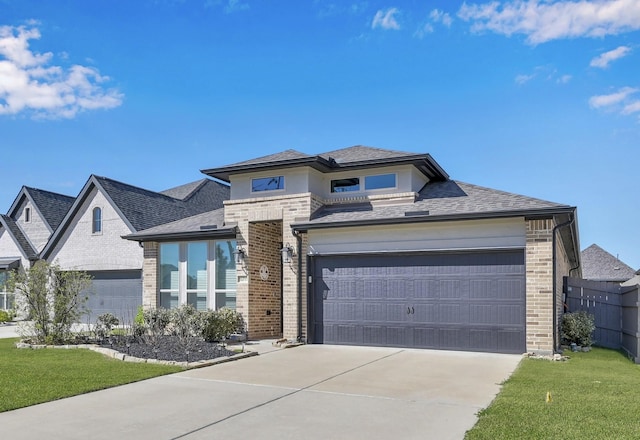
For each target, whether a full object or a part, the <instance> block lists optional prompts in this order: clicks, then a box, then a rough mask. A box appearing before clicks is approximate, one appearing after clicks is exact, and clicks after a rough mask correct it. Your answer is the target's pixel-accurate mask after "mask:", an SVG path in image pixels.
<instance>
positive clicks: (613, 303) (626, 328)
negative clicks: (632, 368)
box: [563, 277, 640, 363]
mask: <svg viewBox="0 0 640 440" xmlns="http://www.w3.org/2000/svg"><path fill="white" fill-rule="evenodd" d="M563 292H564V302H565V309H566V311H567V312H577V311H580V310H584V311H586V312H587V313H590V314H592V315H593V316H594V317H595V325H596V331H595V335H594V339H595V343H596V345H599V346H601V347H607V348H613V349H620V348H622V349H623V350H625V351H626V352H627V354H628V355H629V356H630V357H631V358H633V360H634V362H635V363H640V325H639V322H638V320H639V319H640V314H639V313H638V309H639V308H640V296H639V286H637V285H636V286H632V287H620V284H619V283H612V282H606V281H588V280H583V279H580V278H569V277H565V278H564V287H563Z"/></svg>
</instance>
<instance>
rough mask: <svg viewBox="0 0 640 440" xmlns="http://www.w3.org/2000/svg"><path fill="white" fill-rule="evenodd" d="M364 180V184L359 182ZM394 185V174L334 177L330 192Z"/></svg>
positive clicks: (384, 187) (381, 187) (382, 187)
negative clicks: (346, 177)
mask: <svg viewBox="0 0 640 440" xmlns="http://www.w3.org/2000/svg"><path fill="white" fill-rule="evenodd" d="M361 181H362V182H364V186H361V185H360V182H361ZM395 187H396V174H395V173H389V174H374V175H371V176H364V177H350V178H348V179H335V180H332V181H331V192H332V193H343V192H350V191H360V190H364V191H370V190H375V189H388V188H395Z"/></svg>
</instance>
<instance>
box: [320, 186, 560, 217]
mask: <svg viewBox="0 0 640 440" xmlns="http://www.w3.org/2000/svg"><path fill="white" fill-rule="evenodd" d="M562 208H570V207H569V206H568V205H563V204H560V203H554V202H549V201H546V200H541V199H536V198H533V197H526V196H522V195H519V194H513V193H508V192H504V191H499V190H495V189H491V188H485V187H481V186H477V185H471V184H468V183H463V182H458V181H454V180H447V181H444V182H430V183H428V184H427V185H425V186H424V188H423V189H422V190H421V191H420V193H419V194H418V197H417V199H416V201H415V202H413V203H410V202H408V203H396V204H388V205H384V204H381V205H380V206H376V205H372V204H371V203H369V202H365V203H361V204H355V205H348V206H345V205H339V204H336V205H329V206H325V207H324V208H321V209H320V210H318V211H317V212H316V213H315V214H314V215H313V217H312V219H311V221H310V223H311V224H322V223H336V222H353V221H368V220H392V219H398V218H406V217H409V216H411V215H412V214H413V213H425V215H426V213H427V212H428V216H429V217H438V216H447V217H449V216H451V217H455V216H460V217H464V216H470V217H472V216H482V215H483V214H494V213H507V214H508V213H509V212H514V213H516V212H522V211H534V210H548V209H552V210H553V209H562Z"/></svg>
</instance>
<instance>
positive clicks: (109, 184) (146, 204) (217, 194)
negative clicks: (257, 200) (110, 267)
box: [41, 175, 230, 258]
mask: <svg viewBox="0 0 640 440" xmlns="http://www.w3.org/2000/svg"><path fill="white" fill-rule="evenodd" d="M94 186H95V187H97V188H99V189H101V190H102V191H104V193H105V194H106V196H107V198H109V199H111V202H112V203H113V205H114V206H115V207H116V209H117V210H119V211H120V213H121V214H122V216H123V217H124V218H123V220H124V221H125V222H128V224H129V225H130V226H131V227H132V228H133V229H134V231H142V230H145V229H149V228H153V227H154V226H158V225H162V224H165V223H170V222H173V221H176V220H179V219H182V218H186V217H191V216H194V215H197V214H201V213H203V212H207V211H213V210H215V209H219V208H222V207H223V202H224V201H225V200H228V199H229V194H230V190H229V186H228V185H225V184H222V183H220V182H215V181H213V180H210V179H204V180H203V181H198V184H187V185H186V186H191V187H192V188H193V189H192V191H191V192H190V193H189V194H188V195H187V196H186V198H185V199H184V200H183V199H176V198H174V197H170V196H168V195H165V194H162V193H159V192H154V191H149V190H146V189H143V188H139V187H136V186H133V185H129V184H126V183H122V182H118V181H117V180H113V179H109V178H107V177H100V176H95V175H92V176H91V177H89V180H88V181H87V183H86V184H85V186H84V188H83V189H82V191H80V194H79V195H78V197H77V199H76V201H75V202H74V205H73V207H72V208H71V209H70V210H69V212H68V213H67V215H66V216H65V219H64V221H63V223H62V224H61V225H60V228H59V229H58V230H56V231H55V232H54V234H53V236H52V237H51V239H50V240H49V242H48V243H47V245H46V246H45V248H44V249H43V250H42V252H41V256H42V258H48V256H49V254H50V252H51V251H52V250H53V249H54V248H55V246H56V245H57V243H58V241H59V240H60V238H61V237H62V236H63V233H64V229H65V228H66V227H67V226H68V225H69V224H70V223H71V221H72V219H73V217H74V216H75V215H76V213H77V212H78V210H79V209H80V206H81V205H82V203H84V201H85V200H86V198H87V197H88V196H89V194H90V193H91V189H92V188H93V187H94ZM178 188H180V187H178ZM183 189H184V188H183ZM177 192H182V193H186V191H183V190H176V191H175V193H177Z"/></svg>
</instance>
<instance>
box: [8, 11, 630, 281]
mask: <svg viewBox="0 0 640 440" xmlns="http://www.w3.org/2000/svg"><path fill="white" fill-rule="evenodd" d="M639 73H640V2H638V0H607V1H605V0H602V1H595V0H594V1H585V0H581V1H580V0H576V1H568V0H567V1H565V0H557V1H553V0H549V1H543V0H540V1H532V0H507V1H504V0H503V1H494V2H485V1H481V0H478V1H472V0H467V2H466V3H465V2H462V1H457V0H447V1H394V0H384V1H362V2H360V1H352V2H349V1H335V0H334V1H329V0H327V1H325V0H309V1H302V0H280V1H275V0H274V1H267V0H260V1H258V0H218V1H216V0H183V1H170V0H136V1H119V0H112V1H101V0H94V1H90V2H88V1H83V0H57V1H55V2H52V1H48V0H41V1H36V0H0V145H1V151H2V156H1V158H0V174H1V176H2V185H1V186H0V211H3V212H6V211H7V210H8V209H9V207H10V205H11V203H12V202H13V200H14V198H15V196H16V195H17V194H18V192H19V190H20V188H21V186H22V185H28V186H32V187H36V188H42V189H47V190H50V191H55V192H60V193H63V194H68V195H73V196H75V195H77V194H78V192H79V191H80V189H81V188H82V186H83V185H84V183H85V182H86V180H87V179H88V177H89V175H90V174H92V173H93V174H97V175H102V176H106V177H110V178H113V179H116V180H120V181H123V182H126V183H130V184H133V185H137V186H141V187H144V188H147V189H151V190H163V189H167V188H170V187H173V186H177V185H180V184H183V183H187V182H190V181H194V180H197V179H199V178H201V177H203V175H202V174H200V172H199V170H200V169H204V168H211V167H215V166H222V165H226V164H230V163H234V162H237V161H242V160H246V159H251V158H254V157H258V156H262V155H266V154H271V153H275V152H278V151H282V150H285V149H289V148H293V149H297V150H299V151H303V152H305V153H320V152H325V151H330V150H333V149H337V148H342V147H347V146H351V145H369V146H375V147H380V148H387V149H394V150H401V151H409V152H419V153H430V154H431V155H432V156H433V157H434V158H435V159H436V160H437V161H438V162H439V163H440V164H441V165H442V166H443V167H444V168H445V170H447V172H448V173H449V174H450V175H451V177H452V178H454V179H456V180H461V181H464V182H469V183H474V184H477V185H481V186H488V187H492V188H497V189H501V190H505V191H510V192H515V193H520V194H524V195H528V196H533V197H539V198H542V199H546V200H551V201H555V202H560V203H565V204H569V205H572V206H577V207H578V214H579V226H580V239H581V247H582V248H585V247H587V246H589V245H590V244H592V243H597V244H599V245H600V246H602V247H603V248H605V249H606V250H607V251H609V252H611V253H612V254H614V255H616V254H619V256H620V259H621V260H623V261H624V262H626V263H627V264H629V265H631V266H632V267H634V268H636V269H637V268H640V234H639V233H638V231H639V227H638V225H639V224H638V221H639V220H638V219H639V218H640V209H639V207H640V202H639V201H638V186H639V184H640V173H638V169H639V166H640V152H639V151H640V148H639V147H640V145H639V144H640V75H639Z"/></svg>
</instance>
